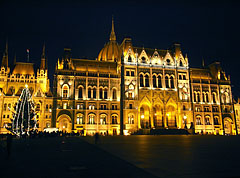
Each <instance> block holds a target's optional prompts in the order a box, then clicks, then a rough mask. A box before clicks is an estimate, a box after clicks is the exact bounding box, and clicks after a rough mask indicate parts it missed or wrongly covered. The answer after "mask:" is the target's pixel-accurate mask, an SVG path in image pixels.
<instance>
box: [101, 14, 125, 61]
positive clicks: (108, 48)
mask: <svg viewBox="0 0 240 178" xmlns="http://www.w3.org/2000/svg"><path fill="white" fill-rule="evenodd" d="M120 58H121V53H120V47H119V45H118V43H117V41H116V35H115V32H114V22H113V18H112V31H111V34H110V41H109V42H108V43H107V44H106V45H104V47H103V48H102V50H101V51H100V53H99V54H98V58H97V60H98V61H108V62H117V61H119V60H120Z"/></svg>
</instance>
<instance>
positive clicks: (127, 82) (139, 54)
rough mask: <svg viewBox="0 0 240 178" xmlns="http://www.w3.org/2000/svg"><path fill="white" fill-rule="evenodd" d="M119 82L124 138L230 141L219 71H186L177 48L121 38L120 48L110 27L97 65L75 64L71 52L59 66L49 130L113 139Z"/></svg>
mask: <svg viewBox="0 0 240 178" xmlns="http://www.w3.org/2000/svg"><path fill="white" fill-rule="evenodd" d="M122 65H123V66H124V72H123V73H122V72H121V66H122ZM121 77H123V78H124V87H123V88H124V91H123V93H124V98H123V130H124V133H134V132H137V131H138V130H140V129H143V130H150V129H190V130H193V131H195V132H196V133H202V134H236V122H235V117H234V112H233V101H232V93H231V85H230V79H229V78H227V77H226V76H225V73H224V72H223V70H222V69H221V67H220V65H219V63H217V62H216V63H213V64H211V65H209V66H206V67H202V68H189V61H188V57H187V56H185V57H184V56H183V54H182V52H181V48H180V45H179V44H174V45H173V47H172V48H171V49H169V50H159V49H148V48H138V47H134V46H133V45H132V41H131V39H130V38H125V39H124V40H123V42H122V43H121V44H120V45H119V44H118V43H117V41H116V35H115V32H114V25H113V22H112V31H111V34H110V39H109V42H108V43H107V44H106V45H105V46H104V48H103V49H102V50H101V51H100V53H99V55H98V57H97V58H96V60H88V59H74V58H72V57H71V50H70V49H65V52H64V56H63V57H62V59H59V60H58V63H57V65H56V73H55V76H54V89H53V91H54V98H55V99H54V110H53V115H54V116H53V122H52V123H53V126H56V127H57V128H59V129H60V130H66V131H68V132H71V131H75V132H80V131H81V132H84V133H85V134H94V133H95V132H99V133H101V134H110V135H112V134H119V133H120V122H121V119H120V96H121ZM55 108H56V109H55ZM54 124H56V125H54Z"/></svg>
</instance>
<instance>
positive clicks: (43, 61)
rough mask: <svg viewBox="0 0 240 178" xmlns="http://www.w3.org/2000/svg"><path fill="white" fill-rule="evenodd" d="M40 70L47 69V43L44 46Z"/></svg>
mask: <svg viewBox="0 0 240 178" xmlns="http://www.w3.org/2000/svg"><path fill="white" fill-rule="evenodd" d="M40 69H43V70H45V69H47V65H46V56H45V43H44V44H43V51H42V57H41V64H40Z"/></svg>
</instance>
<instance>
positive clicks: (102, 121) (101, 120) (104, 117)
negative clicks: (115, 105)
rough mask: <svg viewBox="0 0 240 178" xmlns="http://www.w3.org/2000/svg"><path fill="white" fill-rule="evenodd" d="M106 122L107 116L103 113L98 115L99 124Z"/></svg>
mask: <svg viewBox="0 0 240 178" xmlns="http://www.w3.org/2000/svg"><path fill="white" fill-rule="evenodd" d="M105 124H107V116H106V115H105V114H101V115H100V125H105Z"/></svg>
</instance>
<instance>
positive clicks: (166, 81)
mask: <svg viewBox="0 0 240 178" xmlns="http://www.w3.org/2000/svg"><path fill="white" fill-rule="evenodd" d="M165 85H166V88H169V80H168V76H166V77H165Z"/></svg>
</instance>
